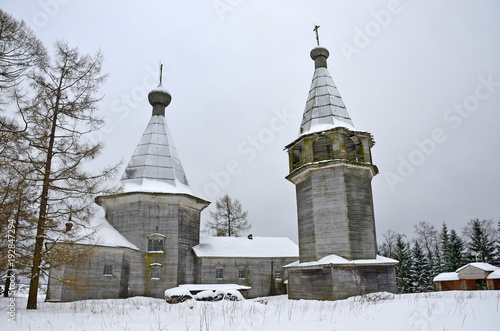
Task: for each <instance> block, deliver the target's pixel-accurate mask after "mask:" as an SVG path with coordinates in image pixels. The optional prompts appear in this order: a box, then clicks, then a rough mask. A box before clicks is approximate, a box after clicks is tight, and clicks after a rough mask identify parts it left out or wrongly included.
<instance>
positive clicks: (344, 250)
mask: <svg viewBox="0 0 500 331" xmlns="http://www.w3.org/2000/svg"><path fill="white" fill-rule="evenodd" d="M314 31H316V39H317V40H318V45H317V47H315V48H313V49H312V51H311V53H310V55H311V58H312V59H313V61H314V67H315V68H314V75H313V78H312V83H311V87H310V89H309V95H308V97H307V101H306V106H305V109H304V115H303V117H302V123H301V125H300V131H299V135H298V138H297V139H295V140H294V141H293V142H291V143H290V144H289V145H287V146H286V147H285V150H286V151H287V152H288V158H289V171H290V173H289V174H288V176H286V179H288V180H289V181H290V182H292V183H293V184H294V185H295V190H296V197H297V216H298V232H299V233H298V235H299V236H298V237H299V261H297V262H296V263H293V264H291V265H288V266H287V268H288V275H289V283H288V284H289V285H288V288H289V298H291V299H316V300H338V299H344V298H347V297H349V296H352V295H359V294H364V293H370V292H377V291H388V292H395V291H396V285H395V272H394V265H395V263H397V261H395V260H392V259H388V258H384V257H380V256H377V240H376V232H375V217H374V210H373V197H372V187H371V180H372V178H373V176H375V175H376V174H377V173H378V170H377V167H376V166H375V165H374V164H373V162H372V154H371V148H372V147H373V145H374V144H375V142H374V140H373V137H372V135H371V134H370V133H369V132H366V131H363V130H358V129H357V128H355V127H354V124H353V122H352V120H351V117H350V116H349V113H348V112H347V109H346V107H345V105H344V102H343V101H342V98H341V96H340V94H339V92H338V90H337V87H336V86H335V84H334V82H333V80H332V77H331V76H330V73H329V72H328V69H327V59H328V57H329V52H328V50H327V49H326V48H324V47H321V46H320V45H319V36H318V34H317V33H318V26H316V27H315V29H314Z"/></svg>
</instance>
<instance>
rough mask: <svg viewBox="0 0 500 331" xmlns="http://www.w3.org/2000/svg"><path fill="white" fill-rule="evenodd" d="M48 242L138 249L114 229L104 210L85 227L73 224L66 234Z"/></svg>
mask: <svg viewBox="0 0 500 331" xmlns="http://www.w3.org/2000/svg"><path fill="white" fill-rule="evenodd" d="M47 241H48V242H51V243H54V242H61V243H74V244H81V245H96V246H106V247H124V248H130V249H133V250H139V248H137V246H135V245H134V244H132V243H131V242H130V241H128V240H127V238H125V237H124V236H123V235H122V234H121V233H120V232H118V230H116V229H115V228H114V227H113V226H112V225H111V224H109V223H108V221H107V220H106V219H105V217H104V212H103V211H100V212H99V214H98V215H97V216H96V217H95V218H94V219H93V220H92V221H90V224H89V225H88V226H86V227H84V226H82V225H76V226H74V227H73V228H72V229H71V230H70V231H69V232H68V233H67V234H64V236H61V237H54V236H52V238H50V239H48V240H47Z"/></svg>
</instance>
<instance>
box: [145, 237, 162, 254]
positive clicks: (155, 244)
mask: <svg viewBox="0 0 500 331" xmlns="http://www.w3.org/2000/svg"><path fill="white" fill-rule="evenodd" d="M148 252H163V239H148Z"/></svg>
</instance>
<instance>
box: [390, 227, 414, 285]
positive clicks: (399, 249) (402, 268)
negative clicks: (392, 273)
mask: <svg viewBox="0 0 500 331" xmlns="http://www.w3.org/2000/svg"><path fill="white" fill-rule="evenodd" d="M393 256H394V259H396V260H398V261H399V263H398V264H396V266H395V270H396V286H397V288H398V290H399V292H400V293H411V291H412V281H411V262H412V261H411V253H410V248H409V244H408V243H407V242H406V241H405V240H404V239H403V236H402V235H398V237H397V239H396V248H395V250H394V255H393Z"/></svg>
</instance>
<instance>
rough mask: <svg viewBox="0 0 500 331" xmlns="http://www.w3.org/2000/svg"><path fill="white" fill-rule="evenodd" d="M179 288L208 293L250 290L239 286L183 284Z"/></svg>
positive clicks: (248, 287)
mask: <svg viewBox="0 0 500 331" xmlns="http://www.w3.org/2000/svg"><path fill="white" fill-rule="evenodd" d="M179 288H185V289H188V290H189V291H206V290H249V289H251V287H250V286H245V285H238V284H182V285H179Z"/></svg>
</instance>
